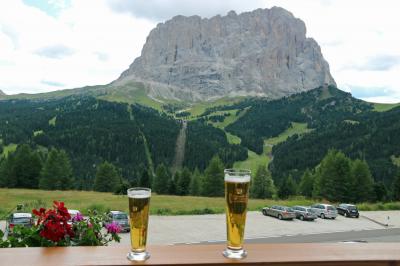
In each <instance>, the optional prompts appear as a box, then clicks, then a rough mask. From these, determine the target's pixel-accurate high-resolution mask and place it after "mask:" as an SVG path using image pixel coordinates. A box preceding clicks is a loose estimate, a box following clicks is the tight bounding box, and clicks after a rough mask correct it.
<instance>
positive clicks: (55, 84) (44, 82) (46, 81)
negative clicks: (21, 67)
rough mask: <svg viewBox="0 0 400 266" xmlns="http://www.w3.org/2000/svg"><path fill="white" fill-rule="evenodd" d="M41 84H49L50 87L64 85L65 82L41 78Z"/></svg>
mask: <svg viewBox="0 0 400 266" xmlns="http://www.w3.org/2000/svg"><path fill="white" fill-rule="evenodd" d="M41 83H42V84H44V85H49V86H51V87H64V86H65V84H63V83H60V82H57V81H50V80H42V81H41Z"/></svg>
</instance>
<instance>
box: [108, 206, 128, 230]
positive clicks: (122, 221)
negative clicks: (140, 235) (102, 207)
mask: <svg viewBox="0 0 400 266" xmlns="http://www.w3.org/2000/svg"><path fill="white" fill-rule="evenodd" d="M108 217H109V219H108V221H109V222H110V223H111V222H116V223H117V224H119V226H120V227H121V231H125V232H129V231H130V230H131V227H130V226H129V219H128V215H127V214H126V212H121V211H110V213H109V214H108Z"/></svg>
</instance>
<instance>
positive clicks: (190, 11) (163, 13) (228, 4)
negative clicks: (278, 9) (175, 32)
mask: <svg viewBox="0 0 400 266" xmlns="http://www.w3.org/2000/svg"><path fill="white" fill-rule="evenodd" d="M107 3H108V5H109V6H110V7H111V9H113V10H114V11H116V12H121V13H129V14H131V15H132V16H134V17H141V18H146V19H150V20H154V21H157V22H159V21H165V20H168V19H170V18H172V17H174V16H176V15H184V16H192V15H199V16H202V17H212V16H215V15H218V14H220V15H225V14H226V13H228V12H229V11H231V10H235V11H237V12H243V11H251V10H253V9H257V8H263V7H265V6H266V4H265V1H262V0H252V1H243V0H227V1H215V0H202V1H198V0H169V1H165V0H134V1H129V0H107Z"/></svg>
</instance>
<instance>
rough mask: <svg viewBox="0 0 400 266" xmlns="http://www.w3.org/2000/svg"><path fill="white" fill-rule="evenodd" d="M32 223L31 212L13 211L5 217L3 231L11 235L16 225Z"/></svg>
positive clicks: (30, 225) (24, 225) (29, 224)
mask: <svg viewBox="0 0 400 266" xmlns="http://www.w3.org/2000/svg"><path fill="white" fill-rule="evenodd" d="M33 223H34V221H33V218H32V214H30V213H22V212H17V213H13V214H11V215H10V216H9V217H8V219H7V222H6V230H5V233H6V235H12V231H13V229H14V227H15V226H16V225H17V226H23V227H32V225H33Z"/></svg>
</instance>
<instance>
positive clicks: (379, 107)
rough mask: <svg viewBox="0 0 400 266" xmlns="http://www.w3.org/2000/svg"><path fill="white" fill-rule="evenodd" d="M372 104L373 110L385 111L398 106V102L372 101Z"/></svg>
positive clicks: (399, 104)
mask: <svg viewBox="0 0 400 266" xmlns="http://www.w3.org/2000/svg"><path fill="white" fill-rule="evenodd" d="M373 106H374V110H375V111H377V112H386V111H389V110H390V109H393V108H395V107H398V106H400V103H373Z"/></svg>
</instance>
